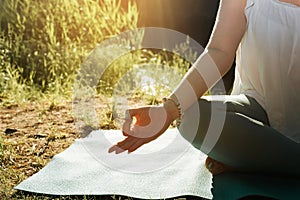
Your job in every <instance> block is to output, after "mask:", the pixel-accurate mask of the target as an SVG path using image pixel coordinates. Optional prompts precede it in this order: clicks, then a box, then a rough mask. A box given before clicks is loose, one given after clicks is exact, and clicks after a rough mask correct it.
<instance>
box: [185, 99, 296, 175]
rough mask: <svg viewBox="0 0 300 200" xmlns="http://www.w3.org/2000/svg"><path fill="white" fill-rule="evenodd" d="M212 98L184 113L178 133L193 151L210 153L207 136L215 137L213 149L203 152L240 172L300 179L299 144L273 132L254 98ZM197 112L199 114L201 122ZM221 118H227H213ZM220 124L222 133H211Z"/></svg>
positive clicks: (266, 117) (199, 102)
mask: <svg viewBox="0 0 300 200" xmlns="http://www.w3.org/2000/svg"><path fill="white" fill-rule="evenodd" d="M211 97H212V99H208V98H201V99H200V100H199V101H198V102H197V103H196V104H194V105H193V106H191V107H190V108H189V109H188V110H186V111H185V112H184V116H183V119H182V124H181V126H180V127H179V131H180V133H181V135H182V136H183V137H184V138H186V139H187V140H188V141H189V142H190V143H191V144H192V145H193V146H194V147H196V148H197V149H200V150H202V149H209V148H207V147H203V146H204V145H205V144H204V143H205V142H204V141H205V140H206V137H207V135H209V134H216V136H215V137H212V138H215V141H214V142H210V144H213V147H212V148H210V150H209V151H207V150H205V151H206V152H205V151H204V153H206V154H207V155H208V156H210V157H211V158H213V159H215V160H217V161H220V162H222V163H224V164H226V165H229V166H232V167H233V168H235V169H236V170H238V171H244V172H256V173H276V174H282V175H296V176H300V144H299V143H296V142H294V141H292V140H290V139H289V138H287V137H285V136H284V135H282V134H281V133H280V132H278V131H277V130H275V129H273V128H271V127H270V125H269V121H268V116H267V114H266V112H265V111H264V109H263V108H262V107H261V106H260V105H259V104H258V103H257V102H256V100H255V99H254V98H251V97H248V96H245V95H230V96H229V95H228V96H215V97H214V96H211ZM224 97H226V99H224ZM195 112H199V113H200V118H199V119H197V116H196V115H195ZM221 115H224V118H222V117H219V118H218V117H212V116H221ZM220 124H221V127H222V128H221V129H220V133H211V132H209V131H208V130H210V128H211V127H214V126H215V125H216V126H218V125H220ZM195 125H196V129H193V127H195ZM195 130H196V133H197V134H195ZM212 130H213V129H212ZM216 132H218V131H216Z"/></svg>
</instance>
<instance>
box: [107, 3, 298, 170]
mask: <svg viewBox="0 0 300 200" xmlns="http://www.w3.org/2000/svg"><path fill="white" fill-rule="evenodd" d="M235 55H236V56H237V60H236V62H237V69H236V78H235V82H234V87H233V91H232V94H231V95H228V96H223V97H222V98H220V97H218V98H216V97H211V98H204V97H202V95H203V94H204V93H205V92H206V91H207V90H208V88H210V87H211V86H213V84H214V83H215V82H217V81H218V80H219V79H220V78H221V76H223V75H224V74H225V73H226V72H227V71H228V70H229V69H230V66H231V64H232V62H233V60H234V57H235ZM299 55H300V0H239V1H236V0H222V1H221V3H220V8H219V12H218V16H217V20H216V23H215V27H214V30H213V33H212V35H211V38H210V41H209V43H208V45H207V47H206V48H205V51H204V53H203V54H202V55H201V56H200V57H199V59H198V60H197V61H196V62H195V64H194V65H193V66H192V67H191V69H190V70H189V71H188V73H187V74H186V76H185V77H184V78H183V79H182V81H181V83H180V84H179V85H178V87H177V88H176V89H175V90H174V91H173V92H172V94H171V95H170V96H169V97H168V98H166V99H165V101H164V103H163V105H161V106H147V107H140V108H137V109H130V110H128V114H129V116H128V117H127V119H126V120H125V122H124V125H123V133H124V135H125V136H127V137H126V139H125V140H123V141H121V142H119V143H117V144H116V145H115V146H113V147H111V148H110V150H109V151H110V152H113V151H115V152H116V153H121V152H123V151H126V150H128V152H132V151H135V150H136V149H137V148H139V147H140V146H142V145H143V144H145V143H148V142H150V141H152V140H154V139H156V138H157V137H159V136H160V135H161V134H163V132H164V131H165V130H166V129H167V128H168V127H169V125H170V124H171V123H172V122H173V121H174V120H175V119H177V118H180V119H181V120H182V123H181V125H180V127H179V130H180V133H181V135H182V136H183V137H185V138H186V139H187V140H189V141H190V142H191V143H192V144H193V145H194V146H195V147H196V148H198V149H200V150H202V149H206V150H205V151H204V152H205V153H206V154H207V155H208V156H209V158H208V159H207V163H206V164H207V167H208V168H209V169H210V171H211V172H212V173H213V174H218V173H221V172H223V171H226V170H232V169H234V170H238V171H247V172H259V173H277V174H278V173H279V174H285V175H286V174H289V175H291V174H293V175H300V170H299V169H300V144H299V142H300V125H298V124H299V121H300V105H299V102H300V87H299V86H300V58H299V57H300V56H299ZM215 68H217V70H215V71H217V72H219V73H220V75H218V73H216V72H215V71H214V69H215ZM213 71H214V72H213ZM189 88H192V90H191V89H189ZM213 107H217V108H218V109H212V108H213ZM219 107H220V109H219ZM197 109H198V110H199V112H200V115H201V117H200V120H199V123H198V124H197V125H198V127H197V129H196V135H195V136H194V137H190V135H189V132H190V130H189V126H188V125H187V124H189V122H190V121H192V120H194V119H193V116H194V115H193V114H194V113H195V110H197ZM213 112H214V113H213ZM218 112H219V114H220V115H222V113H225V117H224V120H223V122H221V121H219V122H218V121H215V122H214V120H213V119H212V118H211V116H212V115H215V114H216V113H217V115H216V116H218ZM162 116H165V120H163V122H162V120H161V119H162ZM133 117H134V118H136V123H135V124H133V125H132V121H133V120H132V118H133ZM211 123H215V124H216V125H217V124H219V123H221V124H222V129H221V131H220V133H216V134H217V137H216V139H215V141H213V142H211V144H213V145H212V146H208V147H207V146H206V147H205V145H206V143H207V142H205V140H206V137H209V134H213V133H210V132H209V131H208V129H209V127H210V126H213V125H212V124H211ZM132 126H133V127H132ZM203 146H204V147H203Z"/></svg>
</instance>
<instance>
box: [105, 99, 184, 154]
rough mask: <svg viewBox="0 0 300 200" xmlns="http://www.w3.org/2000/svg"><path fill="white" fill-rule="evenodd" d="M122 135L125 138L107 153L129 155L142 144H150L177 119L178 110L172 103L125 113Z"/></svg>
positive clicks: (167, 102)
mask: <svg viewBox="0 0 300 200" xmlns="http://www.w3.org/2000/svg"><path fill="white" fill-rule="evenodd" d="M126 115H127V116H126V117H125V122H124V124H123V135H124V136H126V138H125V139H124V140H123V141H120V142H118V143H117V144H116V145H114V146H112V147H111V148H110V149H109V153H111V152H114V151H115V152H116V154H118V153H122V152H124V151H128V153H131V152H133V151H135V150H136V149H138V148H139V147H141V146H142V145H143V144H146V143H148V142H151V141H152V140H155V139H156V138H158V137H159V136H160V135H161V134H163V133H164V132H165V131H166V130H167V129H168V127H169V126H170V124H171V123H172V122H173V121H174V120H175V119H176V118H177V117H178V115H179V113H178V109H177V107H176V105H175V104H174V103H173V102H172V101H166V102H165V103H164V105H162V106H147V107H140V108H136V109H129V110H127V111H126Z"/></svg>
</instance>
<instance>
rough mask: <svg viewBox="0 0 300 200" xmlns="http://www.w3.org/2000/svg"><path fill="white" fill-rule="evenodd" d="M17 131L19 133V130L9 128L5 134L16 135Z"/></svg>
mask: <svg viewBox="0 0 300 200" xmlns="http://www.w3.org/2000/svg"><path fill="white" fill-rule="evenodd" d="M17 131H18V130H17V129H13V128H7V129H5V131H4V133H5V134H6V135H10V134H13V133H15V132H17Z"/></svg>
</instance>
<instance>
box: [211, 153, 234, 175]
mask: <svg viewBox="0 0 300 200" xmlns="http://www.w3.org/2000/svg"><path fill="white" fill-rule="evenodd" d="M205 166H206V168H207V169H208V170H209V171H210V172H211V173H212V174H213V175H214V176H215V175H218V174H221V173H224V172H229V171H233V168H232V167H230V166H227V165H225V164H223V163H221V162H219V161H216V160H214V159H212V158H210V157H207V158H206V160H205Z"/></svg>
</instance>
